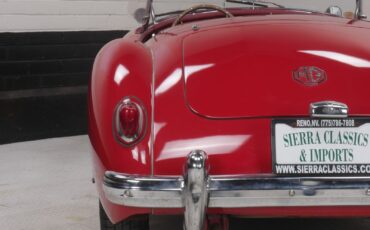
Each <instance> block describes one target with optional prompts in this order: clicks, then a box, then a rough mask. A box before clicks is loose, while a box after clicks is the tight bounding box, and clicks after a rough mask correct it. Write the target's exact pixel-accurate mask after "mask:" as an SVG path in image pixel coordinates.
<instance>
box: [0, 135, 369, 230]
mask: <svg viewBox="0 0 370 230" xmlns="http://www.w3.org/2000/svg"><path fill="white" fill-rule="evenodd" d="M91 168H92V167H91V160H90V145H89V142H88V138H87V136H76V137H67V138H56V139H48V140H41V141H31V142H23V143H17V144H9V145H2V146H0V230H50V229H53V230H62V229H63V230H85V229H86V230H98V229H99V220H98V205H97V204H98V203H97V202H98V197H97V194H96V190H95V185H93V184H92V183H91V175H92V173H91V170H92V169H91ZM167 221H168V220H167ZM170 222H171V223H170V224H169V222H164V221H163V219H162V218H156V219H154V221H152V222H151V227H152V229H161V230H166V229H168V230H175V229H181V219H179V218H172V220H171V221H170ZM231 226H232V229H233V230H242V229H247V228H248V229H259V230H265V229H266V230H267V229H269V230H270V229H276V228H278V229H280V228H281V229H285V230H289V229H300V230H309V229H310V230H312V229H315V230H327V229H335V230H360V229H361V230H363V229H370V219H272V220H271V219H250V220H248V219H245V220H236V221H234V222H232V223H231Z"/></svg>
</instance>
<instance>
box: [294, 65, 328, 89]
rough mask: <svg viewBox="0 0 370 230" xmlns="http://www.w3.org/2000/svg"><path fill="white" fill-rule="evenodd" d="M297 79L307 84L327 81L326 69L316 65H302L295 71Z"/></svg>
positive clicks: (312, 84)
mask: <svg viewBox="0 0 370 230" xmlns="http://www.w3.org/2000/svg"><path fill="white" fill-rule="evenodd" d="M293 78H294V80H295V81H297V82H299V83H301V84H303V85H305V86H317V85H319V84H321V83H323V82H325V81H326V79H327V76H326V73H325V71H324V70H322V69H320V68H317V67H315V66H302V67H300V68H299V69H297V70H295V71H293Z"/></svg>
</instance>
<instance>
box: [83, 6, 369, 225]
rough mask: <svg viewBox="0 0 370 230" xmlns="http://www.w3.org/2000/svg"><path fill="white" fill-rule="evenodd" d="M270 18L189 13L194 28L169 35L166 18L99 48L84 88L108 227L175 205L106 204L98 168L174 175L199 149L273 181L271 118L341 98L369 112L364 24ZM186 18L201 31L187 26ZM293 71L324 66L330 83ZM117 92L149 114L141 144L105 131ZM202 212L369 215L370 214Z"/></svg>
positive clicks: (346, 210)
mask: <svg viewBox="0 0 370 230" xmlns="http://www.w3.org/2000/svg"><path fill="white" fill-rule="evenodd" d="M270 11H271V10H270ZM270 11H269V10H260V11H254V12H256V13H254V12H253V11H250V10H245V12H244V11H241V10H235V12H234V13H235V14H237V15H238V17H234V18H221V17H220V16H221V15H219V14H212V13H208V14H196V15H193V16H189V17H187V18H186V21H193V22H192V23H184V24H183V25H179V26H176V27H173V28H169V27H168V25H169V24H170V23H171V22H172V21H173V19H167V20H164V21H162V22H160V23H159V24H156V25H154V26H152V27H150V28H149V29H148V31H150V33H155V34H156V35H155V36H153V37H152V36H149V35H150V33H149V32H146V33H144V34H142V33H139V32H140V30H137V31H136V33H135V32H131V33H129V34H128V35H127V36H125V37H124V38H122V39H118V40H115V41H112V42H111V43H109V44H107V45H106V46H105V47H104V48H103V49H102V50H101V51H100V53H99V55H98V56H97V58H96V61H95V64H94V70H93V75H92V80H91V86H90V96H89V114H90V118H89V123H90V132H89V133H90V139H91V142H92V145H93V149H94V154H93V156H94V166H95V175H94V177H95V178H96V181H97V185H98V190H99V193H100V199H101V201H102V203H103V206H104V207H105V210H106V211H107V213H108V216H109V217H110V218H111V220H112V221H113V222H119V221H121V220H124V219H126V218H128V217H129V216H132V215H137V214H143V213H155V214H178V213H181V212H182V210H178V209H176V210H168V209H158V210H150V209H134V208H128V207H122V206H118V205H114V204H111V203H110V202H109V201H107V200H106V199H105V198H104V194H103V193H102V190H101V187H102V178H103V174H104V172H105V171H106V170H112V171H117V172H122V173H130V174H140V175H182V172H183V166H184V163H185V157H186V156H187V154H188V153H189V152H190V151H191V150H194V149H202V150H204V151H206V152H207V154H208V155H209V162H210V166H211V168H210V174H212V175H224V174H226V175H230V174H271V173H272V162H271V159H272V158H271V119H273V118H276V117H291V116H303V117H306V116H308V115H309V114H308V106H309V104H310V103H312V102H316V101H323V100H336V101H340V102H343V103H346V104H347V105H348V106H349V108H350V115H351V116H367V115H368V114H370V103H368V102H367V99H368V98H370V90H368V89H367V88H368V87H369V85H370V46H369V45H368V41H370V23H368V22H364V21H350V20H347V19H344V18H338V17H332V16H328V15H319V14H311V13H307V12H301V11H293V10H279V11H277V10H272V11H273V14H272V15H270V13H271V12H270ZM243 12H244V13H243ZM207 17H208V20H206V19H207ZM196 19H197V20H196ZM200 19H202V20H200ZM195 23H196V24H197V25H198V26H199V28H200V29H199V30H196V31H194V30H192V25H193V24H195ZM148 38H149V39H148ZM302 51H327V52H331V54H333V53H336V54H342V55H346V57H347V59H344V60H342V59H341V61H338V60H336V61H335V60H333V58H328V57H322V56H318V55H312V54H309V53H305V52H302ZM326 54H328V53H326ZM349 57H352V58H355V59H351V58H349ZM334 59H335V58H334ZM354 60H357V61H359V60H362V62H360V64H359V62H356V61H354ZM301 66H317V67H319V68H320V69H323V70H325V71H326V73H327V78H328V79H327V81H326V82H324V83H322V84H320V85H318V86H313V87H307V86H304V85H302V84H299V83H298V82H297V81H295V80H294V79H293V75H292V74H293V71H294V70H296V69H298V68H299V67H301ZM125 96H136V97H137V98H139V99H140V100H141V101H142V103H143V104H144V106H145V108H146V110H147V114H148V127H147V131H146V134H145V137H144V138H143V140H142V141H141V142H140V143H139V144H138V145H136V146H134V147H130V148H127V147H124V146H122V145H120V144H119V143H118V142H117V141H116V140H115V139H114V136H113V132H112V119H113V111H114V109H115V107H116V105H117V103H118V102H119V101H120V100H121V99H122V98H123V97H125ZM209 212H210V213H218V214H232V215H238V216H302V217H304V216H370V207H320V208H307V207H301V208H248V209H213V210H209Z"/></svg>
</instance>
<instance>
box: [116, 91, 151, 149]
mask: <svg viewBox="0 0 370 230" xmlns="http://www.w3.org/2000/svg"><path fill="white" fill-rule="evenodd" d="M125 105H133V106H135V107H136V108H137V110H138V112H139V121H138V122H139V128H138V132H137V133H136V135H135V136H134V137H127V136H125V135H124V132H123V131H122V127H121V121H120V111H121V110H122V108H123V107H124V106H125ZM147 120H148V119H147V112H146V109H145V107H144V104H143V103H142V102H141V101H140V99H138V98H137V97H134V96H127V97H124V98H123V99H122V100H121V101H120V102H119V103H118V104H117V106H116V108H115V110H114V114H113V136H114V138H115V139H116V141H117V142H118V143H120V144H121V145H123V146H125V147H131V146H134V145H136V144H138V143H139V142H140V141H141V140H142V139H143V138H144V136H145V133H146V129H147Z"/></svg>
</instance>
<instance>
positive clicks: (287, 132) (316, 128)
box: [272, 118, 370, 176]
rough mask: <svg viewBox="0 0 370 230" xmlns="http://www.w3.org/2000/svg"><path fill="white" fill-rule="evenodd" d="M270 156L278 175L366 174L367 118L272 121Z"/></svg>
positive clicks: (369, 162)
mask: <svg viewBox="0 0 370 230" xmlns="http://www.w3.org/2000/svg"><path fill="white" fill-rule="evenodd" d="M272 158H273V171H274V173H275V174H279V175H290V176H294V175H297V176H302V175H316V176H319V175H324V176H325V175H332V176H337V175H357V176H358V175H370V119H365V118H345V119H307V118H302V119H282V120H273V122H272Z"/></svg>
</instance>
